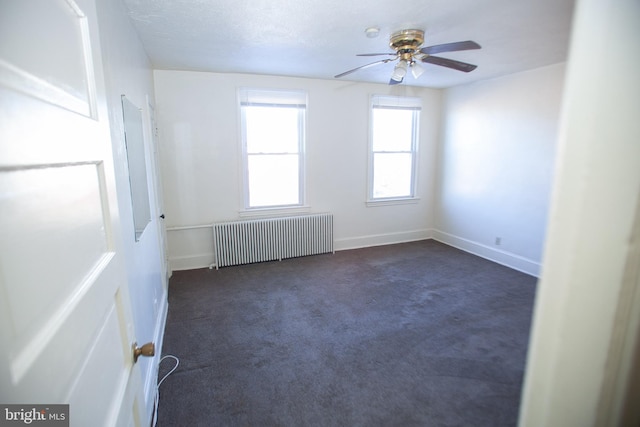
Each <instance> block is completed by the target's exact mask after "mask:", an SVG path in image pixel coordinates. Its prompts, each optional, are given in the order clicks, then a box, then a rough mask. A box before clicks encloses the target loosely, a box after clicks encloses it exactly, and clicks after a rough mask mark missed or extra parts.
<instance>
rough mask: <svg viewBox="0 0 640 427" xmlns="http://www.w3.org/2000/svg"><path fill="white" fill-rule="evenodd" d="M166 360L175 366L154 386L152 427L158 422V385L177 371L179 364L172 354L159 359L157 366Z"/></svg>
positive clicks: (178, 360)
mask: <svg viewBox="0 0 640 427" xmlns="http://www.w3.org/2000/svg"><path fill="white" fill-rule="evenodd" d="M166 358H171V359H173V360H175V361H176V364H175V366H174V367H173V368H171V370H170V371H169V372H167V373H166V374H165V376H164V377H162V379H161V380H160V381H158V385H157V386H156V399H155V400H156V401H155V405H154V410H153V427H155V426H156V423H157V422H158V403H159V401H160V384H162V382H163V381H164V380H166V379H167V377H168V376H169V375H171V374H172V373H173V371H175V370H176V369H178V365H179V364H180V359H178V358H177V357H176V356H174V355H172V354H167V355H166V356H163V357H162V359H160V362H158V366H160V364H161V363H162V361H163V360H164V359H166Z"/></svg>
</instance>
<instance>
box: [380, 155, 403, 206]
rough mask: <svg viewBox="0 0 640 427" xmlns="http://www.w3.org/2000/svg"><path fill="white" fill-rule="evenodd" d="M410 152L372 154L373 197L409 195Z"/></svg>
mask: <svg viewBox="0 0 640 427" xmlns="http://www.w3.org/2000/svg"><path fill="white" fill-rule="evenodd" d="M411 195H412V194H411V154H410V153H376V154H374V155H373V197H374V198H378V197H381V198H384V197H405V196H406V197H410V196H411Z"/></svg>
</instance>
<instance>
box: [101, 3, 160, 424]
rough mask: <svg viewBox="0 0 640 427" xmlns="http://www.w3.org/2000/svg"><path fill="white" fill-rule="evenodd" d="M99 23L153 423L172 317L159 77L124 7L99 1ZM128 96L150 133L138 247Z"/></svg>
mask: <svg viewBox="0 0 640 427" xmlns="http://www.w3.org/2000/svg"><path fill="white" fill-rule="evenodd" d="M97 9H98V21H99V26H100V38H101V44H102V56H103V63H104V68H105V70H104V71H105V82H106V88H107V100H108V106H109V122H110V127H111V139H112V145H113V152H114V164H115V168H116V186H117V191H118V205H119V211H120V216H121V218H120V223H121V225H122V227H121V228H122V232H123V236H122V241H123V242H124V248H123V249H124V257H123V258H124V259H125V260H126V270H127V278H128V283H129V295H130V299H131V303H132V308H133V316H134V325H135V332H136V337H137V340H138V343H139V344H144V343H145V342H148V341H154V342H155V343H156V345H157V351H156V357H155V358H144V357H143V358H140V359H139V360H138V363H137V364H136V366H137V367H139V368H140V373H141V375H142V377H143V378H142V379H143V384H144V386H145V390H144V391H145V398H146V402H145V404H146V409H147V414H145V416H146V418H145V419H147V420H150V419H151V418H150V414H151V411H152V409H153V400H154V398H155V384H156V378H157V365H158V361H159V357H160V351H161V344H162V336H163V332H164V324H165V317H166V312H167V290H166V289H167V287H166V283H165V281H166V274H165V273H163V271H162V268H161V257H162V256H163V255H162V253H161V249H160V241H159V238H160V235H159V233H160V227H161V224H159V222H158V221H159V220H158V216H157V215H156V213H157V198H156V192H155V188H154V186H153V183H154V177H153V171H154V168H155V164H154V162H153V156H152V155H151V153H152V150H151V146H150V144H151V138H150V129H149V127H148V106H147V96H148V97H149V99H150V100H151V101H152V102H153V92H154V90H153V76H152V71H151V66H150V63H149V61H148V59H147V55H146V53H145V51H144V49H143V48H142V45H141V42H140V40H139V38H138V36H137V34H136V32H135V31H134V30H133V27H132V26H131V24H130V21H129V18H128V16H127V12H126V10H125V8H124V6H123V5H122V3H121V2H120V1H98V2H97ZM122 94H124V95H126V96H127V98H129V100H131V101H132V102H133V103H134V104H135V105H136V106H138V107H140V108H141V109H142V110H143V111H142V112H143V114H142V117H143V121H144V122H145V123H144V125H143V126H144V127H145V129H144V130H145V144H146V147H145V151H146V155H147V158H146V164H147V182H148V183H149V187H150V188H149V190H150V203H151V216H152V219H151V223H150V224H148V225H147V228H146V229H145V231H144V233H143V234H142V236H141V238H140V241H139V242H135V239H134V234H135V233H134V225H133V213H132V207H131V206H132V205H131V192H130V189H129V177H128V169H127V155H126V145H125V139H124V124H123V118H122V106H121V100H120V97H121V95H122Z"/></svg>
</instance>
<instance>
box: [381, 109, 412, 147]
mask: <svg viewBox="0 0 640 427" xmlns="http://www.w3.org/2000/svg"><path fill="white" fill-rule="evenodd" d="M413 114H414V112H413V111H412V110H393V109H387V108H374V109H373V115H372V120H373V125H372V127H373V151H411V139H412V131H413Z"/></svg>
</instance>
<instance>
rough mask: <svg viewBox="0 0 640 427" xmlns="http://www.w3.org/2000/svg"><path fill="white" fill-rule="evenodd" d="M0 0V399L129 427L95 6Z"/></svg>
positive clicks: (131, 416)
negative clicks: (65, 409)
mask: <svg viewBox="0 0 640 427" xmlns="http://www.w3.org/2000/svg"><path fill="white" fill-rule="evenodd" d="M0 1H1V3H0V7H1V8H2V9H1V11H0V342H2V346H0V384H1V387H0V402H2V403H20V404H49V403H50V404H55V403H69V404H70V420H71V425H79V426H80V425H115V424H116V423H117V422H120V421H121V422H122V423H123V425H140V424H141V419H140V416H139V414H140V409H139V407H138V402H141V401H143V399H142V398H141V397H142V388H141V381H140V372H139V370H138V368H137V367H136V366H135V365H134V364H133V360H132V347H131V346H132V344H133V342H134V341H135V339H134V334H133V323H132V315H131V307H130V301H129V296H128V291H127V282H126V274H125V271H124V263H123V261H122V253H121V247H122V243H121V232H120V224H119V222H118V221H119V216H118V208H117V197H116V193H115V191H116V188H115V177H114V167H113V159H112V148H111V143H110V139H109V126H108V123H107V121H106V120H107V109H106V100H105V93H104V82H103V81H102V73H101V69H102V68H101V67H102V64H101V62H100V61H101V59H100V48H99V38H98V32H97V25H96V17H95V4H94V3H93V0H77V1H75V2H74V1H72V0H20V1H18V0H0Z"/></svg>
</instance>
